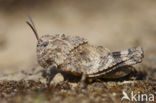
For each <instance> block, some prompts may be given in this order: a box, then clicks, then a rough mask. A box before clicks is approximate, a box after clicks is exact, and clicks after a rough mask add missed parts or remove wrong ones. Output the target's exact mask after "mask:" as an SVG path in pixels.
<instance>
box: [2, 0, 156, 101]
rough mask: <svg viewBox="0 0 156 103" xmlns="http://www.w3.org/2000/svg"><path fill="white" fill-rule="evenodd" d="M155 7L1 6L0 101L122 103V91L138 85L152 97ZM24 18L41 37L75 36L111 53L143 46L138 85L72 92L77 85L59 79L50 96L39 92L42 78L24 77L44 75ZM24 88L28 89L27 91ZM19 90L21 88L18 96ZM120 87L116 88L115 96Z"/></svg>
mask: <svg viewBox="0 0 156 103" xmlns="http://www.w3.org/2000/svg"><path fill="white" fill-rule="evenodd" d="M155 5H156V1H155V0H150V1H146V0H137V1H131V0H118V1H115V0H112V1H109V0H98V1H94V0H84V1H83V0H75V1H72V0H67V1H63V0H61V1H57V0H45V1H44V2H43V1H41V0H33V1H30V0H27V1H25V0H11V1H10V0H0V81H1V83H0V86H1V87H0V91H1V93H0V96H1V98H2V99H3V98H7V97H8V96H9V95H8V94H10V95H11V97H12V98H11V100H8V101H6V99H4V103H6V102H10V103H16V102H19V103H21V102H22V99H23V98H25V100H30V101H28V102H25V103H31V102H32V101H37V102H35V103H43V101H45V103H47V102H49V101H51V102H52V101H53V102H56V103H57V102H61V103H62V101H64V102H68V103H70V102H71V103H73V101H74V102H75V103H76V102H77V100H81V101H83V102H84V103H89V102H104V101H109V102H110V103H112V102H115V101H118V102H120V98H121V94H122V90H123V89H125V88H127V87H129V86H132V89H134V88H133V87H135V86H134V85H137V86H136V88H135V89H142V91H145V90H146V89H147V88H148V89H147V90H146V92H148V93H150V92H152V93H154V92H155V90H156V88H155V84H156V82H155V81H156V46H155V44H156V20H155V18H156V12H155V11H156V6H155ZM27 15H30V16H31V17H32V18H33V20H34V22H35V24H36V27H37V30H38V32H39V34H40V36H41V35H45V34H68V35H78V36H81V37H84V38H86V39H88V41H89V42H90V44H92V45H102V46H104V47H106V48H108V49H110V50H111V51H119V50H123V49H127V48H130V47H135V46H141V47H142V48H143V49H144V55H145V58H144V60H143V62H142V63H141V64H138V65H136V66H135V67H136V70H137V71H138V72H139V73H140V72H141V73H140V74H141V75H140V74H139V73H138V74H139V76H138V78H139V79H140V80H139V81H137V80H136V81H134V82H132V83H131V82H130V83H128V84H125V83H123V84H122V82H119V81H116V82H114V81H113V82H112V81H111V82H94V83H91V84H90V85H89V86H88V87H87V89H86V90H79V89H78V90H77V91H76V90H75V88H76V87H77V86H78V84H77V83H72V84H70V83H66V81H63V79H60V76H58V77H56V80H54V81H56V82H58V84H57V85H55V86H53V85H52V86H51V87H50V88H49V89H48V90H49V91H51V92H48V90H45V89H44V90H40V89H38V88H41V89H43V88H44V86H43V85H44V80H43V79H42V77H41V75H40V74H37V75H27V73H29V72H31V71H32V69H33V70H34V68H35V72H36V71H39V70H41V69H42V68H41V67H39V66H38V64H37V60H36V39H35V36H34V34H33V32H32V30H31V29H30V28H29V27H28V25H26V23H25V21H26V20H28V19H27ZM61 78H62V77H61ZM21 80H22V81H21ZM24 80H25V81H24ZM28 80H30V81H28ZM130 81H131V80H130ZM22 83H25V84H29V85H28V86H25V85H23V84H22ZM59 83H60V84H59ZM120 83H121V86H119V85H120ZM7 85H11V89H9V90H8V88H10V86H9V87H8V86H7ZM18 85H19V88H22V92H21V89H19V88H18ZM73 85H74V86H73ZM75 85H76V86H75ZM142 85H145V86H144V87H142ZM16 86H17V87H16ZM21 86H22V87H21ZM118 86H119V87H120V88H119V89H118V90H116V87H118ZM14 87H15V88H16V89H17V90H16V89H14ZM74 87H75V88H74ZM98 87H99V88H98ZM139 87H142V88H139ZM5 88H6V89H5ZM23 88H25V89H23ZM73 88H74V89H73ZM108 88H109V89H108ZM36 89H37V90H36ZM15 91H17V92H15ZM30 91H32V92H30ZM2 92H4V94H3V93H2ZM36 93H38V95H36ZM64 93H65V94H64ZM103 93H104V94H103ZM47 94H48V95H49V96H47ZM77 94H78V95H77ZM106 94H108V95H106ZM25 95H26V96H25ZM68 95H69V96H68ZM75 96H77V98H75ZM54 97H56V98H54Z"/></svg>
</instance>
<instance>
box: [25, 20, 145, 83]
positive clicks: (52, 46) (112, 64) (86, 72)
mask: <svg viewBox="0 0 156 103" xmlns="http://www.w3.org/2000/svg"><path fill="white" fill-rule="evenodd" d="M29 19H30V22H27V23H28V25H29V26H30V27H31V28H32V29H33V31H34V33H35V35H36V38H37V40H38V44H37V58H38V63H39V64H40V65H41V66H42V67H43V68H45V70H46V78H47V84H48V85H49V84H50V82H51V79H52V78H53V76H52V73H51V72H52V70H53V69H59V70H62V71H64V72H68V73H70V74H73V75H79V76H81V75H82V80H83V81H84V80H85V78H86V77H101V76H103V77H107V75H108V76H109V78H110V77H111V75H112V77H113V72H114V71H116V70H117V69H118V68H121V67H125V66H127V67H129V66H130V65H134V64H137V63H140V62H141V61H142V58H143V50H142V48H141V47H134V48H130V49H128V50H124V51H121V52H120V51H119V52H111V51H110V50H108V49H106V48H104V47H103V46H93V45H90V44H89V43H88V42H87V40H86V39H84V38H81V37H78V36H69V35H65V34H62V35H61V34H56V35H44V36H42V37H40V38H39V36H38V34H37V31H36V29H35V26H34V24H33V21H32V20H31V18H29ZM126 70H127V72H123V73H129V71H131V70H130V69H126ZM118 71H119V72H120V71H125V70H124V69H118ZM118 71H116V72H115V73H114V75H115V74H119V73H117V72H118Z"/></svg>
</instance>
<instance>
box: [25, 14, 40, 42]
mask: <svg viewBox="0 0 156 103" xmlns="http://www.w3.org/2000/svg"><path fill="white" fill-rule="evenodd" d="M28 19H29V21H26V23H27V24H28V25H29V26H30V28H31V29H32V30H33V32H34V34H35V36H36V39H37V41H38V40H39V37H38V33H37V30H36V28H35V25H34V22H33V20H32V18H31V17H30V16H28Z"/></svg>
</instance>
